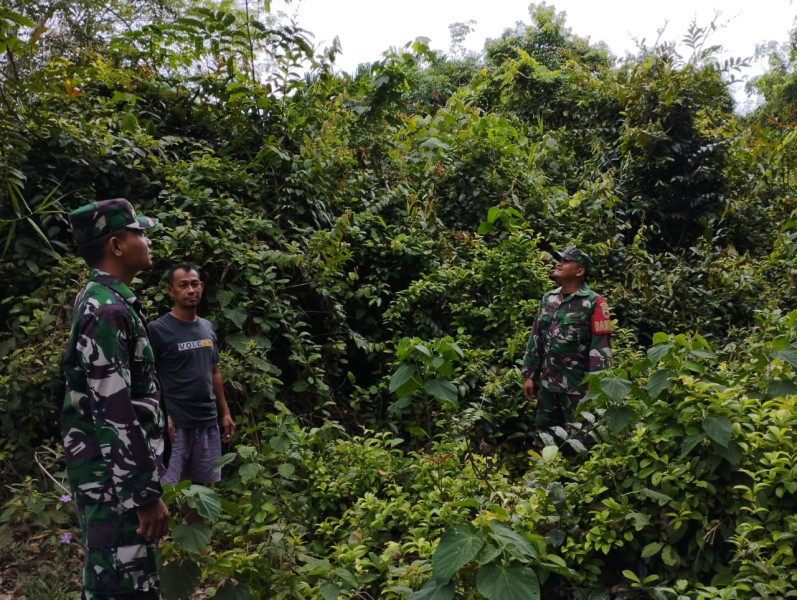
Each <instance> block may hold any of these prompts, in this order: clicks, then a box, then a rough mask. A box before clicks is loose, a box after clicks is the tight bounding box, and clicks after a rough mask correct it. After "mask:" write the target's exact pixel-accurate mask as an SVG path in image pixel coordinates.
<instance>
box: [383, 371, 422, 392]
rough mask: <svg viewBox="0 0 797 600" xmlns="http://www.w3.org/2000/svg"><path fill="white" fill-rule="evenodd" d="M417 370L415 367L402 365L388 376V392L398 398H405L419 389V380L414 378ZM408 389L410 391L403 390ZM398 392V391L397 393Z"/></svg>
mask: <svg viewBox="0 0 797 600" xmlns="http://www.w3.org/2000/svg"><path fill="white" fill-rule="evenodd" d="M417 371H418V369H417V367H416V366H415V365H411V364H409V363H404V364H403V365H400V366H399V368H398V369H396V371H395V372H394V373H393V375H391V376H390V386H389V388H388V389H389V390H390V391H391V392H394V393H397V394H398V395H399V396H406V395H408V394H411V393H412V392H414V391H415V390H417V389H418V388H419V387H421V381H420V378H418V377H415V374H416V373H417ZM407 387H410V388H412V389H405V388H407ZM397 390H398V391H397Z"/></svg>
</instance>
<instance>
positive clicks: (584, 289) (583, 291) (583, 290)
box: [551, 283, 591, 296]
mask: <svg viewBox="0 0 797 600" xmlns="http://www.w3.org/2000/svg"><path fill="white" fill-rule="evenodd" d="M561 293H562V286H559V287H558V288H556V289H553V290H551V294H561ZM590 293H591V290H590V289H589V286H588V285H587V284H586V283H582V284H581V287H580V288H579V289H577V290H576V291H575V292H572V293H570V294H564V295H565V296H589V295H590Z"/></svg>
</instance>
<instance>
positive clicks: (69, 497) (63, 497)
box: [59, 494, 72, 503]
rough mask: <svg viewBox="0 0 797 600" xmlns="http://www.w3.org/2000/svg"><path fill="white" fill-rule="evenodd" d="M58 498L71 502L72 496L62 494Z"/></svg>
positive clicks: (64, 501)
mask: <svg viewBox="0 0 797 600" xmlns="http://www.w3.org/2000/svg"><path fill="white" fill-rule="evenodd" d="M59 500H60V501H61V502H63V503H67V502H72V496H70V495H69V494H64V495H63V496H61V497H60V498H59Z"/></svg>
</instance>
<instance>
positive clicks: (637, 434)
mask: <svg viewBox="0 0 797 600" xmlns="http://www.w3.org/2000/svg"><path fill="white" fill-rule="evenodd" d="M266 6H268V3H266ZM251 8H252V7H251V6H248V5H246V4H244V5H243V7H241V8H238V7H236V6H235V4H233V3H231V2H223V3H220V4H214V3H209V2H208V3H201V2H150V1H146V0H142V1H140V2H136V3H94V2H92V1H91V0H83V1H81V2H80V3H48V2H36V3H12V4H11V5H9V6H8V7H5V8H0V50H2V52H3V55H2V59H0V103H1V104H2V106H3V110H2V111H0V170H1V171H2V186H0V252H2V261H0V278H2V286H3V289H4V295H3V298H2V300H0V359H2V360H0V427H1V428H2V435H0V477H1V478H2V482H3V490H2V492H0V501H2V506H3V508H2V510H0V539H2V541H3V542H5V543H3V544H0V545H1V546H2V548H3V550H2V551H0V557H1V560H2V563H3V564H2V566H0V591H2V592H8V593H9V594H11V595H13V597H15V598H28V599H31V600H32V599H41V598H53V599H54V600H60V599H65V598H74V597H76V590H77V589H79V582H78V581H77V575H78V570H79V567H78V566H77V565H78V563H79V560H80V557H79V550H78V547H77V546H78V544H77V541H76V540H71V541H70V538H71V537H72V536H77V535H78V529H77V527H76V523H75V520H74V515H73V513H72V511H71V510H70V501H69V499H68V498H67V497H66V490H64V489H62V488H61V487H60V486H61V485H62V484H63V474H62V473H61V469H62V467H61V466H60V450H59V446H58V439H59V430H58V421H59V411H60V404H61V399H62V395H63V383H62V378H61V374H60V366H59V361H60V357H61V352H62V347H63V344H64V341H65V339H66V335H67V334H66V332H67V329H68V325H69V320H70V317H71V302H72V299H73V298H74V295H75V293H76V292H77V290H78V289H79V287H80V285H81V283H82V281H83V279H84V278H85V276H86V269H85V267H84V265H83V264H82V263H81V261H80V260H79V259H77V258H76V257H75V256H74V255H73V251H72V243H71V236H70V233H69V230H68V223H67V219H66V214H67V213H68V212H69V211H70V210H72V209H74V208H76V207H77V206H80V205H81V204H84V203H86V202H88V201H92V200H95V199H97V198H108V197H117V196H124V197H127V198H129V199H130V200H131V201H132V202H133V203H134V204H135V205H136V207H137V208H138V209H140V211H141V212H142V213H144V214H148V215H149V214H151V215H155V216H157V217H158V218H159V219H160V221H161V222H162V223H163V227H162V228H161V229H160V230H159V232H158V233H157V234H156V236H155V239H154V248H153V253H154V256H155V262H156V267H155V269H154V270H153V271H152V272H147V273H143V274H142V275H141V280H140V281H139V282H137V283H136V290H137V293H138V294H139V295H140V297H141V298H142V300H143V302H144V305H145V308H146V310H147V311H148V312H149V314H150V316H151V317H154V316H157V314H159V313H160V312H162V311H165V310H166V308H167V305H168V299H167V298H166V297H165V294H164V292H163V291H162V288H163V285H162V283H163V282H162V281H161V277H162V273H163V272H164V271H165V270H166V269H167V268H168V267H169V266H170V265H171V264H173V263H175V262H185V261H189V262H195V263H197V264H199V265H200V267H201V268H202V271H203V276H204V279H205V280H206V282H207V284H206V295H205V296H206V298H205V300H204V302H205V305H204V306H203V310H202V312H203V314H205V315H207V316H208V317H209V318H210V319H212V320H213V322H214V324H215V326H216V328H217V330H218V333H219V338H220V341H221V344H222V354H223V361H222V365H221V367H222V371H223V375H224V378H225V381H226V382H227V385H228V389H227V396H228V401H229V402H230V404H231V406H232V408H233V412H234V413H235V417H236V419H237V421H238V423H239V434H238V435H237V437H236V439H235V440H234V443H233V444H232V445H231V446H230V447H229V448H228V449H227V454H226V455H225V457H224V471H223V472H224V474H225V477H224V480H223V482H222V483H221V484H219V485H218V487H216V488H215V489H212V490H211V489H207V488H203V487H200V486H188V485H186V484H181V485H180V486H177V487H176V488H175V489H170V490H169V491H168V495H167V500H168V502H169V504H170V507H171V509H172V513H173V514H175V515H179V514H180V510H179V507H180V506H182V505H190V506H193V507H194V508H196V509H197V510H198V511H199V513H200V514H201V515H202V516H203V517H204V522H202V523H200V524H196V525H193V526H188V525H187V524H185V523H182V522H181V520H180V519H179V517H175V526H174V528H173V530H172V531H173V533H172V536H171V538H170V540H169V541H167V543H166V544H165V545H164V546H163V548H162V555H163V558H164V561H165V566H164V569H163V580H164V586H165V592H166V596H167V598H188V597H213V598H219V599H227V600H230V599H240V600H243V599H246V598H269V599H270V598H318V599H323V600H332V599H335V598H383V599H385V600H390V599H399V598H409V599H411V600H446V599H450V598H473V599H477V598H487V599H489V600H497V599H504V598H530V599H534V598H539V597H545V598H563V599H565V598H566V599H579V600H580V599H585V600H586V599H600V598H629V599H630V598H648V597H652V598H656V599H665V598H672V599H678V600H682V599H703V598H723V599H725V598H727V599H731V598H733V599H753V598H783V597H792V596H795V595H796V594H797V592H796V591H795V590H796V589H797V575H795V573H797V570H796V569H795V557H794V547H795V536H796V535H797V517H796V516H795V514H797V510H795V509H796V508H797V506H795V504H797V496H796V495H795V494H797V467H796V466H795V465H797V447H796V445H797V437H795V436H796V435H797V434H795V430H797V411H796V410H795V398H797V383H796V377H795V375H796V374H797V372H796V370H797V303H795V287H796V286H797V268H795V266H794V259H795V251H797V206H795V203H794V195H793V189H794V174H793V173H794V169H792V167H793V166H794V165H795V162H796V161H797V151H796V148H797V146H795V139H796V138H795V121H794V109H795V95H794V93H793V88H794V81H793V79H794V64H795V56H794V52H793V50H794V44H793V42H794V39H792V40H790V43H787V44H786V45H785V46H784V48H783V49H781V48H778V47H772V48H769V49H768V52H770V53H771V56H772V60H771V63H770V64H771V68H770V70H769V71H768V72H767V73H766V74H765V75H763V76H761V77H760V78H758V79H757V80H756V81H754V82H753V84H752V87H753V88H754V89H755V90H757V91H758V92H759V93H760V94H761V95H762V96H763V103H762V105H761V106H760V107H759V108H758V109H757V110H756V111H754V112H753V113H751V114H747V115H739V114H736V113H734V111H733V100H732V98H731V95H730V94H729V91H728V90H729V87H728V81H729V77H730V74H731V72H732V71H733V70H734V69H737V68H740V67H741V66H743V63H742V62H740V61H736V60H734V61H728V62H726V63H722V64H721V63H719V62H718V61H717V60H716V58H715V57H716V54H717V48H713V47H711V46H710V45H709V44H707V43H706V42H707V35H708V31H710V28H705V29H703V28H700V27H698V26H697V25H694V26H693V27H692V28H691V30H690V31H689V32H687V34H686V35H685V38H684V40H682V43H680V44H663V45H659V46H656V47H652V48H651V47H644V48H640V49H639V51H638V53H637V55H636V56H630V57H626V58H625V59H622V60H618V59H616V58H615V57H613V56H611V54H610V53H609V51H608V49H606V48H605V47H602V46H595V45H591V44H590V43H588V42H587V41H585V40H582V39H580V38H579V37H578V36H576V35H574V34H573V33H572V32H570V30H569V29H568V28H567V27H566V23H565V20H564V17H563V15H561V14H557V13H556V11H555V9H554V8H553V7H549V6H546V5H544V4H543V5H541V6H532V7H531V9H530V12H531V24H530V25H523V26H519V27H516V28H515V29H512V30H507V32H506V33H505V34H504V35H503V36H502V37H501V38H500V39H497V40H492V41H488V43H487V44H486V46H485V51H484V53H483V55H482V56H480V57H468V56H464V53H463V52H461V51H456V52H453V53H452V56H445V55H443V54H440V53H436V52H432V51H431V50H429V49H428V48H427V47H425V46H424V45H423V44H422V43H420V42H418V43H416V44H414V45H411V46H410V47H407V48H403V49H400V50H396V51H391V52H389V53H387V54H386V55H385V56H384V57H383V58H382V59H381V60H379V61H376V62H374V63H371V64H370V65H363V66H362V67H361V68H360V69H359V70H358V71H357V72H356V73H353V74H347V73H340V72H336V71H335V67H334V55H335V52H336V50H337V49H336V48H335V47H331V48H328V49H325V50H323V51H319V50H317V49H314V48H313V47H312V45H311V43H310V41H309V39H310V38H309V35H308V33H307V32H304V31H302V30H301V29H299V28H297V27H296V26H295V25H294V24H287V23H285V22H283V20H281V18H280V16H279V15H273V14H270V13H268V12H260V13H258V12H257V11H254V9H252V10H248V9H251ZM460 25H461V26H462V27H460V28H458V29H457V28H452V32H453V33H454V35H455V47H456V40H457V39H460V38H457V37H456V36H461V35H463V32H464V31H465V30H466V29H467V24H460ZM463 27H464V29H463ZM796 35H797V34H796ZM793 37H794V36H793ZM460 41H461V39H460ZM455 49H456V48H455ZM460 50H461V49H460ZM570 243H576V244H578V245H580V246H582V247H583V248H585V249H586V250H587V251H588V252H589V253H590V254H591V256H593V258H594V259H595V262H596V268H595V270H594V275H593V277H592V285H593V287H594V288H595V289H597V290H598V291H599V292H600V293H601V294H603V295H604V296H605V297H607V299H608V300H609V304H610V306H611V307H612V311H613V316H614V318H615V321H616V334H615V336H614V350H615V358H614V364H613V368H612V369H611V370H610V371H608V372H606V373H603V374H601V375H599V376H594V377H593V379H592V380H591V381H590V389H591V393H590V395H589V397H588V399H587V400H586V401H585V403H584V404H583V405H582V410H581V411H580V413H579V420H578V422H577V423H575V424H573V425H572V426H571V427H569V428H568V429H557V430H555V431H553V432H552V433H551V434H550V436H549V437H548V438H546V446H545V447H544V448H543V449H542V450H541V451H539V452H538V451H536V450H532V451H529V450H527V444H526V434H527V428H528V422H529V420H530V419H529V418H528V417H529V411H530V407H529V406H527V404H526V403H525V402H524V400H523V399H522V394H521V393H520V384H521V381H520V373H519V369H518V364H519V360H520V357H521V356H522V353H523V349H524V346H525V342H526V336H527V334H528V330H529V328H530V325H531V320H532V318H533V315H534V313H535V311H536V308H537V303H538V299H539V298H540V296H541V295H542V293H543V291H544V290H546V289H547V288H548V287H550V285H551V283H550V278H549V274H550V260H551V258H550V252H551V251H552V250H553V249H556V248H561V247H563V246H564V245H567V244H570ZM37 564H45V565H47V568H46V569H44V570H42V571H34V570H33V569H30V568H28V566H27V565H37Z"/></svg>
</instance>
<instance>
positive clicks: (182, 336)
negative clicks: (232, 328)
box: [148, 313, 219, 428]
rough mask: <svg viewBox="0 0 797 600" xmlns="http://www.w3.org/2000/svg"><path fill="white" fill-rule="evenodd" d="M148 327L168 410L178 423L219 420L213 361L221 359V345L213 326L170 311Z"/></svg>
mask: <svg viewBox="0 0 797 600" xmlns="http://www.w3.org/2000/svg"><path fill="white" fill-rule="evenodd" d="M148 329H149V335H150V341H151V343H152V348H153V350H154V351H155V366H156V368H157V371H158V376H159V377H160V380H161V384H163V396H164V398H165V399H166V411H167V412H168V413H169V416H170V417H171V418H172V420H173V421H174V424H175V426H177V427H194V428H200V427H209V426H211V425H214V424H216V422H217V418H218V417H217V411H216V395H215V394H214V393H213V365H214V364H216V363H217V362H219V349H218V343H217V340H216V332H215V331H213V326H212V325H211V324H210V322H209V321H208V320H206V319H203V318H201V317H200V318H198V319H197V320H196V321H193V322H187V321H181V320H180V319H178V318H177V317H174V316H172V315H171V314H169V313H167V314H165V315H163V316H162V317H160V318H158V319H155V320H154V321H152V322H151V323H150V324H149V326H148Z"/></svg>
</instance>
